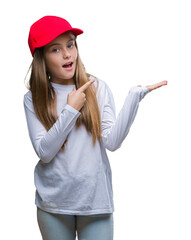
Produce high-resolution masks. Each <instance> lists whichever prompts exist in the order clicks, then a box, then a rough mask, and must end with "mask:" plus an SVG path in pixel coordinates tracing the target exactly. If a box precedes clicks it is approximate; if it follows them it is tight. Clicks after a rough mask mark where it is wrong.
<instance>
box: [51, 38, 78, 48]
mask: <svg viewBox="0 0 191 240" xmlns="http://www.w3.org/2000/svg"><path fill="white" fill-rule="evenodd" d="M74 40H75V39H73V38H71V39H69V40H68V41H67V43H68V42H70V41H74ZM56 45H62V44H61V43H52V44H50V45H48V48H50V47H52V46H56Z"/></svg>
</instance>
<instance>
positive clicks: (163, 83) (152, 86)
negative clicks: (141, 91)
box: [137, 80, 168, 92]
mask: <svg viewBox="0 0 191 240" xmlns="http://www.w3.org/2000/svg"><path fill="white" fill-rule="evenodd" d="M167 84H168V82H167V81H166V80H164V81H162V82H159V83H156V84H153V85H148V86H146V87H147V88H148V89H149V92H151V91H153V90H155V89H157V88H160V87H162V86H165V85H167ZM137 87H141V85H138V86H137Z"/></svg>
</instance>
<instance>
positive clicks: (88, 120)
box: [28, 43, 101, 150]
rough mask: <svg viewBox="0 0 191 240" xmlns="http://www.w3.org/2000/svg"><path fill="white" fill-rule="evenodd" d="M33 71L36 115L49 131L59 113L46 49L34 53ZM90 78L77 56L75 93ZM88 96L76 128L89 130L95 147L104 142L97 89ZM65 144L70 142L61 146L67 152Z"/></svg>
mask: <svg viewBox="0 0 191 240" xmlns="http://www.w3.org/2000/svg"><path fill="white" fill-rule="evenodd" d="M75 44H76V43H75ZM76 48H77V44H76ZM30 68H31V75H30V79H29V87H28V88H29V90H30V91H31V93H32V101H33V106H34V111H35V113H36V116H37V118H38V119H39V120H40V122H41V123H42V124H43V126H44V127H45V128H46V130H47V131H48V130H49V129H50V128H51V127H52V126H53V124H54V123H55V122H56V120H57V118H58V116H57V112H56V93H55V91H54V88H53V87H52V85H51V82H50V80H51V79H50V77H49V75H48V73H47V70H46V64H45V60H44V58H43V48H37V49H36V50H35V53H34V57H33V61H32V64H31V66H30ZM90 76H91V75H90V74H88V73H86V71H85V68H84V65H83V63H82V61H81V59H80V56H79V53H78V57H77V60H76V71H75V74H74V82H75V85H76V89H78V88H80V87H81V86H82V85H84V84H85V83H86V82H87V81H89V77H90ZM85 94H86V102H85V103H84V106H83V107H82V108H81V110H80V112H81V114H80V116H79V117H78V119H77V121H76V128H78V127H80V126H81V125H82V124H83V125H84V126H85V127H86V130H87V131H88V132H89V133H91V134H92V143H93V145H95V143H96V140H99V141H101V117H100V111H99V107H98V102H97V98H96V88H95V87H94V86H93V84H92V85H91V86H90V87H89V88H88V89H86V90H85ZM66 142H67V139H66V141H65V142H64V143H63V145H62V150H64V146H65V143H66Z"/></svg>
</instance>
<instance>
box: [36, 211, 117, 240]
mask: <svg viewBox="0 0 191 240" xmlns="http://www.w3.org/2000/svg"><path fill="white" fill-rule="evenodd" d="M37 220H38V225H39V228H40V231H41V234H42V238H43V240H75V239H76V236H78V238H77V239H78V240H98V239H99V240H113V214H112V213H108V214H96V215H87V216H85V215H65V214H53V213H48V212H45V211H43V210H41V209H39V208H37Z"/></svg>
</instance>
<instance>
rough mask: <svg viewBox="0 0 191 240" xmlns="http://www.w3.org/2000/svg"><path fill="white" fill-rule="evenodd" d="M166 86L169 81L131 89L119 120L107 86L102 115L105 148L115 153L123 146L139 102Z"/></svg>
mask: <svg viewBox="0 0 191 240" xmlns="http://www.w3.org/2000/svg"><path fill="white" fill-rule="evenodd" d="M164 85H167V81H162V82H159V83H156V84H154V85H148V86H146V87H142V86H140V85H138V86H137V87H133V88H131V89H130V91H129V94H128V96H127V97H126V99H125V102H124V105H123V107H122V109H121V111H120V112H119V114H118V117H117V118H116V117H115V104H114V99H113V95H112V93H111V91H110V89H109V87H108V86H107V85H106V91H105V96H104V97H105V104H104V109H103V113H102V142H103V144H104V146H105V148H107V149H108V150H110V151H115V150H116V149H118V148H119V147H120V146H121V144H122V142H123V140H124V139H125V137H126V136H127V134H128V132H129V130H130V127H131V125H132V123H133V121H134V119H135V116H136V114H137V110H138V107H139V102H140V101H141V100H142V99H143V98H144V97H145V95H146V94H147V93H148V92H151V91H153V90H155V89H157V88H159V87H162V86H164Z"/></svg>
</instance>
